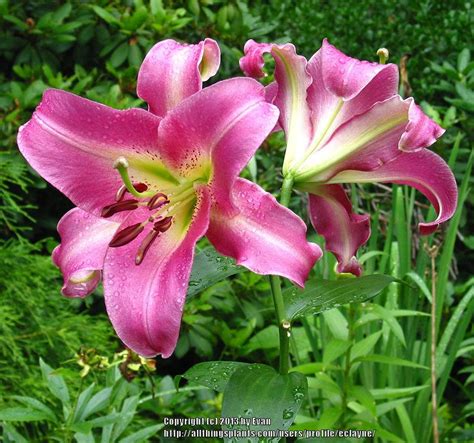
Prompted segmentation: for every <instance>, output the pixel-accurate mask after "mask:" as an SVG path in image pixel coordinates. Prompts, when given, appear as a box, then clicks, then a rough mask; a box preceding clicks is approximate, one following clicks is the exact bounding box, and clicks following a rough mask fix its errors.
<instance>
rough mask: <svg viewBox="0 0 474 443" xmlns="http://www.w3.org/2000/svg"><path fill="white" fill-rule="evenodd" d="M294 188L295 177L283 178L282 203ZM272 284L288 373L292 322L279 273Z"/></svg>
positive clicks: (282, 359) (282, 362) (282, 365)
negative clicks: (282, 291) (286, 308)
mask: <svg viewBox="0 0 474 443" xmlns="http://www.w3.org/2000/svg"><path fill="white" fill-rule="evenodd" d="M292 190H293V177H291V176H287V177H285V178H284V179H283V184H282V187H281V194H280V203H281V204H282V205H283V206H288V204H289V203H290V197H291V191H292ZM270 286H271V289H272V296H273V304H274V305H275V314H276V318H277V322H278V332H279V335H280V374H282V375H285V374H288V370H289V367H290V337H291V323H290V321H289V320H288V319H287V318H286V313H285V304H284V302H283V296H282V293H281V280H280V277H278V276H277V275H272V276H271V277H270Z"/></svg>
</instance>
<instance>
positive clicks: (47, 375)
mask: <svg viewBox="0 0 474 443" xmlns="http://www.w3.org/2000/svg"><path fill="white" fill-rule="evenodd" d="M40 367H41V372H42V373H43V378H44V380H45V381H46V383H47V384H48V389H49V390H50V391H51V394H53V395H54V396H55V397H56V398H59V400H61V402H62V403H63V405H69V401H70V399H69V391H68V388H67V386H66V383H65V381H64V378H63V377H62V376H60V375H59V374H56V373H55V372H54V370H53V368H51V366H49V365H47V364H46V363H45V362H44V361H43V360H42V359H41V358H40Z"/></svg>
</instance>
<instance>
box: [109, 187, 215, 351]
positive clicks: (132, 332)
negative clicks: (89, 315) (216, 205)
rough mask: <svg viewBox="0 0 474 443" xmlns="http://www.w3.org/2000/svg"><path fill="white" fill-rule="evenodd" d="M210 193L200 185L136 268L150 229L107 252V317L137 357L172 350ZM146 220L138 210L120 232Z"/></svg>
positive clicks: (207, 210) (145, 213)
mask: <svg viewBox="0 0 474 443" xmlns="http://www.w3.org/2000/svg"><path fill="white" fill-rule="evenodd" d="M209 210H210V197H209V191H208V190H207V189H206V188H204V187H201V188H200V189H199V190H198V200H197V202H196V204H195V206H194V203H191V204H190V205H186V206H185V207H184V206H183V207H180V211H179V212H178V213H177V214H176V216H175V218H174V221H173V225H172V227H171V228H170V229H169V230H168V231H166V232H164V233H162V234H160V235H159V236H158V237H157V238H156V240H155V241H154V243H152V245H151V246H150V248H149V250H148V252H147V254H146V256H145V258H144V259H143V261H142V263H141V264H140V265H138V266H137V265H136V264H135V256H136V254H137V250H138V247H139V246H140V244H141V243H142V241H143V240H144V238H145V237H146V236H147V234H148V233H149V232H150V231H151V228H152V225H149V226H146V227H145V230H144V231H143V232H142V233H141V234H140V235H139V236H138V237H137V238H136V239H135V240H133V241H132V242H130V243H129V244H127V245H125V246H122V247H118V248H109V250H108V252H107V255H106V259H105V266H104V296H105V303H106V307H107V313H108V315H109V317H110V320H111V322H112V325H113V326H114V328H115V331H116V332H117V335H118V336H119V337H120V339H121V340H122V341H123V342H124V343H125V345H127V346H128V347H129V348H131V349H132V350H134V351H135V352H137V353H138V354H140V355H143V356H146V357H153V356H155V355H157V354H161V355H162V356H163V357H164V358H167V357H169V356H170V355H171V354H172V353H173V351H174V348H175V346H176V342H177V340H178V335H179V329H180V325H181V317H182V312H183V306H184V302H185V298H186V291H187V287H188V282H189V276H190V272H191V267H192V263H193V258H194V247H195V244H196V242H197V241H198V240H199V239H200V238H201V237H202V236H203V235H204V234H205V232H206V230H207V227H208V224H209ZM148 216H149V213H148V211H147V210H146V209H144V208H140V209H137V210H136V211H134V213H133V214H131V215H130V217H129V218H128V219H127V220H126V222H124V224H123V225H122V227H121V229H122V228H124V227H126V226H130V225H132V224H135V223H140V222H142V221H143V220H146V218H147V217H148Z"/></svg>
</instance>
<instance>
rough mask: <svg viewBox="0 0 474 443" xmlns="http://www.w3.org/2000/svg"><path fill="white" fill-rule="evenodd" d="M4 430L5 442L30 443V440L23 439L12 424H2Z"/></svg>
mask: <svg viewBox="0 0 474 443" xmlns="http://www.w3.org/2000/svg"><path fill="white" fill-rule="evenodd" d="M2 428H3V439H4V440H3V441H4V442H5V443H9V442H10V441H12V442H14V443H28V440H27V439H26V438H25V437H23V435H21V434H20V433H19V432H18V431H17V430H16V429H15V428H14V427H13V426H12V425H11V424H9V423H7V422H3V423H2Z"/></svg>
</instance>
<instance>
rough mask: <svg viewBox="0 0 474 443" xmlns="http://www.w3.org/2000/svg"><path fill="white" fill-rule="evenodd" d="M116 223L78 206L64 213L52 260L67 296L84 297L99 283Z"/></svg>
mask: <svg viewBox="0 0 474 443" xmlns="http://www.w3.org/2000/svg"><path fill="white" fill-rule="evenodd" d="M118 227H119V223H115V222H111V221H109V220H104V219H102V218H98V217H95V216H93V215H91V214H89V213H87V212H85V211H83V210H82V209H79V208H74V209H71V210H70V211H69V212H67V213H66V214H65V215H64V216H63V217H62V218H61V220H60V221H59V223H58V232H59V235H60V237H61V244H60V245H58V246H57V247H56V248H55V249H54V251H53V256H52V258H53V262H54V264H55V265H56V266H57V267H58V268H59V269H60V270H61V273H62V274H63V277H64V285H63V287H62V289H61V292H62V294H63V295H65V296H67V297H85V296H86V295H89V294H90V293H91V292H93V291H94V289H95V288H96V287H97V285H98V284H99V282H100V279H101V275H102V268H103V266H104V258H105V253H106V251H107V248H108V245H109V242H110V240H111V239H112V237H113V235H114V233H115V231H116V230H117V228H118Z"/></svg>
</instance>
